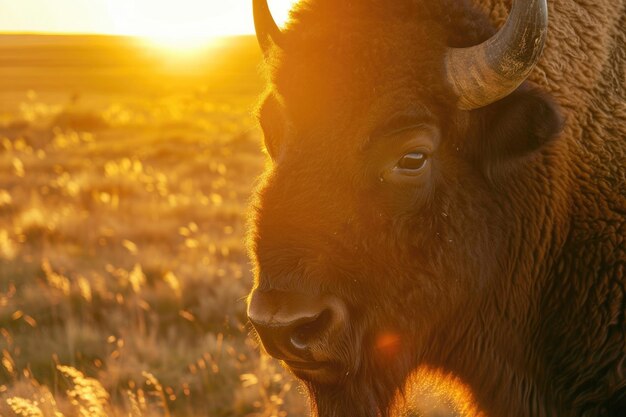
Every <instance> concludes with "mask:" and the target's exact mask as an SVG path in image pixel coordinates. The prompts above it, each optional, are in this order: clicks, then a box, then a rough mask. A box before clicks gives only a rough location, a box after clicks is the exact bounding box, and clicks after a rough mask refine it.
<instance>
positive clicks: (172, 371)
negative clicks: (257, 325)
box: [0, 36, 306, 417]
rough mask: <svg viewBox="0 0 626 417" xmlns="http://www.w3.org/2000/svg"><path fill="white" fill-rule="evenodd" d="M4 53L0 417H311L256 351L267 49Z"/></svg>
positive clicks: (91, 46) (121, 46) (127, 46)
mask: <svg viewBox="0 0 626 417" xmlns="http://www.w3.org/2000/svg"><path fill="white" fill-rule="evenodd" d="M178 59H179V57H175V56H174V57H169V56H167V55H163V56H160V55H159V54H158V52H156V51H152V52H151V51H145V50H143V49H142V48H140V47H139V46H138V45H136V44H135V43H134V41H132V40H129V39H124V38H104V37H31V36H4V37H0V361H1V362H0V415H2V416H7V417H8V416H14V415H18V416H26V415H28V416H46V417H48V416H60V415H63V416H66V417H69V416H78V415H80V416H114V415H120V416H121V415H124V416H127V415H132V416H158V415H165V416H167V415H172V416H215V417H220V416H270V415H287V413H289V415H304V414H306V407H305V405H304V404H305V401H304V397H303V396H302V395H301V394H300V393H299V392H297V385H296V384H295V383H294V382H293V381H292V380H291V378H290V376H289V375H288V374H287V373H286V372H285V371H283V370H282V368H281V367H280V366H279V365H278V363H276V362H274V361H273V360H270V359H268V358H267V357H265V356H260V354H259V349H258V347H257V346H256V344H255V343H254V342H253V341H252V340H251V339H250V338H248V337H247V336H248V328H247V327H246V318H245V303H244V297H245V296H246V293H247V292H248V291H249V288H250V286H251V275H250V266H249V262H248V259H247V254H246V249H245V244H244V234H245V224H246V205H247V201H248V199H249V197H250V195H251V192H252V189H253V184H254V183H255V178H256V177H257V176H258V174H259V173H260V172H261V170H262V168H263V164H264V163H265V162H264V161H265V157H264V155H263V153H262V152H261V149H262V147H261V142H260V138H259V134H258V132H257V131H256V128H255V124H254V117H253V109H254V103H255V100H256V96H257V95H258V93H259V92H260V89H261V83H260V80H261V77H260V76H259V73H258V68H257V67H258V59H259V57H258V55H257V52H256V44H255V41H254V40H253V39H250V38H234V39H231V40H229V41H223V44H221V45H218V46H216V48H215V50H212V51H208V52H207V57H206V58H204V59H203V61H202V62H197V63H196V67H193V66H192V67H191V69H190V68H189V67H183V66H179V67H177V62H176V61H177V60H178Z"/></svg>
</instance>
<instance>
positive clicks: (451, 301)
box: [248, 0, 626, 417]
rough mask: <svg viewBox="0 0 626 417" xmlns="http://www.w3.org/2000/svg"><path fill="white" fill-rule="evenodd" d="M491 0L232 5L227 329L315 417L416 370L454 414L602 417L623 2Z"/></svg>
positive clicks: (618, 172) (614, 410)
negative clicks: (246, 155) (256, 88)
mask: <svg viewBox="0 0 626 417" xmlns="http://www.w3.org/2000/svg"><path fill="white" fill-rule="evenodd" d="M508 4H510V2H508V3H507V2H506V1H505V0H475V1H474V2H470V1H466V0H394V1H382V0H345V1H338V0H304V1H303V2H302V4H300V5H299V6H297V7H296V9H295V10H294V11H292V14H291V18H290V23H289V24H288V25H287V28H286V29H282V30H281V29H279V28H278V27H277V25H276V24H275V22H274V21H273V19H272V17H271V15H270V12H269V9H268V5H267V3H266V0H253V7H254V19H255V25H256V30H257V37H258V40H259V43H260V45H261V48H262V50H263V54H264V57H265V64H266V65H265V67H266V68H267V69H268V71H267V72H268V81H269V83H268V84H269V87H268V89H267V92H266V94H264V96H263V99H262V103H261V105H260V107H259V111H258V115H259V120H260V124H261V127H262V130H263V132H264V139H265V146H266V149H267V152H268V154H269V156H270V159H271V163H269V164H268V167H267V169H266V172H265V173H264V175H263V177H262V180H261V181H260V184H259V188H258V191H257V193H256V195H255V197H254V198H253V201H252V212H253V215H252V221H251V227H250V229H251V230H250V236H249V247H250V252H251V255H252V259H253V262H254V266H255V281H254V288H253V290H252V292H251V294H250V296H249V298H248V317H249V319H250V322H251V323H252V325H253V327H254V330H255V332H256V334H258V337H259V339H260V341H261V343H262V345H263V347H264V349H265V350H266V351H267V352H268V353H269V354H270V355H272V356H274V357H276V358H278V359H280V360H282V361H284V364H285V365H286V366H287V367H288V368H289V369H290V370H291V371H292V372H293V374H295V375H296V376H297V377H298V378H299V379H301V380H302V381H303V384H304V386H305V387H306V389H307V391H308V393H309V394H310V398H311V403H312V409H313V413H314V414H315V415H318V416H321V417H355V416H356V417H374V416H386V415H390V414H393V410H394V409H397V404H399V402H401V400H402V397H403V395H404V392H405V390H406V389H407V384H408V383H409V382H410V381H412V380H413V379H414V376H415V375H416V373H423V372H427V373H432V374H437V375H439V377H440V378H442V379H443V380H444V382H445V380H446V379H449V380H450V381H454V384H458V385H459V386H461V387H465V391H464V392H466V394H467V401H469V402H470V403H469V405H468V404H466V405H465V408H466V410H469V411H468V413H474V414H476V415H484V416H495V417H504V416H515V417H530V416H533V417H542V416H560V417H563V416H571V417H574V416H585V417H593V416H603V417H605V416H606V417H608V416H615V417H616V416H626V317H625V314H626V298H625V293H624V291H625V288H626V281H625V276H624V270H625V264H626V255H625V250H624V249H625V245H624V239H625V235H626V233H625V232H626V226H625V224H624V219H625V217H626V175H625V171H624V162H625V155H626V142H625V138H626V97H625V88H624V83H625V79H626V76H625V73H624V72H625V68H626V67H625V62H626V51H625V48H626V46H625V45H626V35H625V30H626V29H625V28H626V17H625V16H626V2H624V1H623V0H594V1H583V0H552V1H550V2H549V4H546V1H545V0H526V1H524V0H516V1H514V2H513V5H512V6H511V9H510V13H508V14H507V13H506V11H507V10H508V8H507V6H508ZM548 12H549V15H550V25H549V30H548ZM505 16H508V19H506V22H505V23H504V24H503V25H502V26H501V29H499V30H497V29H496V26H497V25H498V24H499V23H501V22H502V20H504V19H503V18H504V17H505ZM544 43H545V50H544V51H543V54H541V52H542V49H544V48H543V47H544ZM418 370H419V372H418ZM424 370H426V371H424ZM418 382H419V381H418ZM455 386H456V385H455Z"/></svg>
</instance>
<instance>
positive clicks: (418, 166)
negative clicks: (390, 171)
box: [396, 151, 428, 174]
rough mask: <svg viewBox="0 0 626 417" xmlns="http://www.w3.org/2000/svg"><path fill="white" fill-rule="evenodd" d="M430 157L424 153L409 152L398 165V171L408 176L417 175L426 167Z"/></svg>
mask: <svg viewBox="0 0 626 417" xmlns="http://www.w3.org/2000/svg"><path fill="white" fill-rule="evenodd" d="M427 160H428V156H427V155H426V154H425V153H423V152H418V151H415V152H409V153H407V154H406V155H404V156H403V157H402V158H400V160H399V161H398V163H397V164H396V170H398V171H402V172H405V173H407V174H411V173H417V172H418V171H421V170H422V168H424V166H426V161H427Z"/></svg>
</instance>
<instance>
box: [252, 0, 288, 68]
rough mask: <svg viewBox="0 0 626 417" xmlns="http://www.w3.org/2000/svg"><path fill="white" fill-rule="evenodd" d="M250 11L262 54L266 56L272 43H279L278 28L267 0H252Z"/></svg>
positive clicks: (279, 34)
mask: <svg viewBox="0 0 626 417" xmlns="http://www.w3.org/2000/svg"><path fill="white" fill-rule="evenodd" d="M252 12H253V14H254V28H255V30H256V38H257V40H258V41H259V45H260V46H261V50H262V51H263V54H264V55H266V56H267V54H268V53H269V50H270V48H271V46H272V43H274V44H276V45H279V44H280V36H281V33H280V29H279V28H278V25H276V22H275V21H274V18H273V17H272V13H271V12H270V8H269V6H268V5H267V0H252Z"/></svg>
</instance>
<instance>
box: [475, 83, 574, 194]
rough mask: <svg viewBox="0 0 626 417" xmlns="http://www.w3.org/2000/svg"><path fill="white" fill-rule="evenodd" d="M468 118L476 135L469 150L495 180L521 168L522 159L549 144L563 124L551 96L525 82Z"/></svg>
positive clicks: (488, 175) (489, 176)
mask: <svg viewBox="0 0 626 417" xmlns="http://www.w3.org/2000/svg"><path fill="white" fill-rule="evenodd" d="M471 119H472V122H471V126H472V129H471V130H472V132H474V134H475V135H476V136H474V135H472V136H474V138H473V140H472V141H471V142H473V144H472V146H471V148H472V152H471V153H472V154H474V158H475V159H476V160H477V161H479V163H480V165H482V168H483V170H484V173H485V174H486V176H487V177H488V178H489V179H491V180H493V181H495V182H498V180H499V179H502V176H503V175H506V174H507V172H511V171H512V170H515V169H516V168H522V167H523V165H524V163H523V161H524V159H525V158H526V157H528V156H531V155H532V154H533V153H535V152H537V151H539V150H541V149H542V148H543V147H545V146H546V145H548V144H549V143H550V142H551V141H552V140H553V139H554V138H555V137H556V136H557V134H558V133H559V132H560V131H561V128H562V125H563V122H562V118H561V115H560V113H559V110H558V108H557V106H556V104H555V103H554V101H553V100H552V98H551V97H550V96H548V95H547V94H545V93H543V92H541V91H539V90H538V89H536V88H531V87H529V86H528V85H523V86H522V87H520V88H519V89H518V90H516V91H515V92H514V93H512V94H510V95H509V96H507V97H505V98H503V99H502V100H499V101H497V102H495V103H493V104H491V105H489V106H487V107H484V108H482V109H478V110H475V111H473V112H472V115H471Z"/></svg>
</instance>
